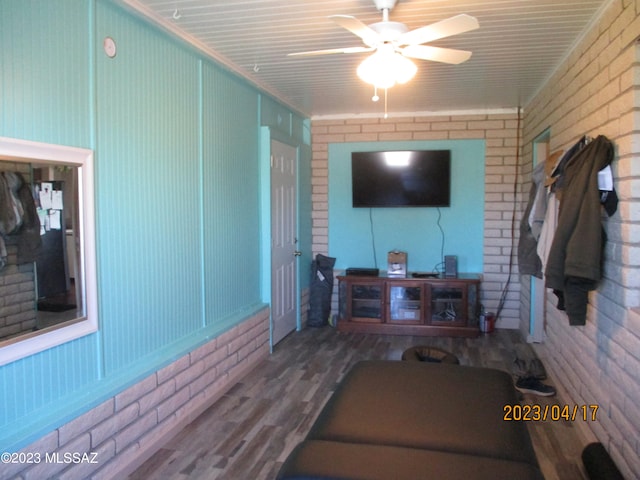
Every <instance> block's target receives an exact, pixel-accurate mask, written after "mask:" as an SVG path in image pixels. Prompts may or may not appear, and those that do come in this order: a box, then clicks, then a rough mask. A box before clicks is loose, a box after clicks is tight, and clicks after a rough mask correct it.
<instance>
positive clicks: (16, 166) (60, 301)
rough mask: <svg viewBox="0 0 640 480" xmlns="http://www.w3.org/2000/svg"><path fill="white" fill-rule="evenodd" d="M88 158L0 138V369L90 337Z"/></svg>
mask: <svg viewBox="0 0 640 480" xmlns="http://www.w3.org/2000/svg"><path fill="white" fill-rule="evenodd" d="M94 216H95V210H94V189H93V151H91V150H87V149H82V148H75V147H67V146H61V145H53V144H45V143H38V142H29V141H25V140H18V139H12V138H3V137H0V365H4V364H6V363H9V362H12V361H15V360H17V359H20V358H23V357H26V356H28V355H32V354H34V353H37V352H40V351H43V350H46V349H48V348H51V347H53V346H56V345H60V344H62V343H65V342H68V341H71V340H74V339H76V338H79V337H81V336H84V335H88V334H90V333H92V332H95V331H96V330H97V329H98V307H97V287H96V262H95V257H96V254H95V221H94Z"/></svg>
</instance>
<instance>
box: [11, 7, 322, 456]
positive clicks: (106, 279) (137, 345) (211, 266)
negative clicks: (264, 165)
mask: <svg viewBox="0 0 640 480" xmlns="http://www.w3.org/2000/svg"><path fill="white" fill-rule="evenodd" d="M105 36H111V37H112V38H114V40H115V41H116V44H117V55H116V57H115V58H113V59H110V58H108V57H107V56H106V55H105V54H104V52H103V50H102V41H103V39H104V37H105ZM0 39H1V41H2V48H1V49H0V80H1V82H0V136H8V137H18V138H25V139H29V140H35V141H42V142H49V143H59V144H66V145H76V146H83V147H88V148H92V149H94V151H95V163H96V165H95V171H96V172H95V173H96V179H95V187H96V225H97V239H96V240H97V249H98V271H99V275H98V295H99V301H100V312H99V313H100V319H99V320H100V330H99V332H98V333H97V334H95V335H90V336H87V337H84V338H81V339H78V340H76V341H73V342H70V343H67V344H64V345H61V346H59V347H56V348H52V349H50V350H48V351H45V352H42V353H40V354H37V355H33V356H31V357H28V358H25V359H23V360H19V361H16V362H14V363H11V364H9V365H5V366H2V367H0V385H1V387H0V404H1V405H2V408H0V451H4V450H12V449H15V448H20V447H22V446H24V445H26V444H27V443H29V442H31V441H33V440H35V439H37V438H38V437H40V436H42V435H43V434H46V433H47V432H49V431H51V430H53V429H54V428H56V427H58V426H60V425H62V424H63V423H65V422H67V421H69V420H71V419H72V418H74V417H75V416H77V415H79V414H80V413H83V412H84V411H86V410H88V409H90V408H91V407H93V406H96V405H97V404H99V403H100V402H102V401H104V400H105V399H106V398H109V397H111V396H113V395H114V394H115V393H117V392H118V391H120V390H122V389H124V388H127V387H128V386H130V385H132V384H133V383H135V382H136V381H138V380H139V379H140V378H142V377H143V376H144V375H147V374H148V373H150V372H152V371H154V370H156V369H158V368H161V367H163V366H165V365H166V364H168V363H170V362H171V361H172V360H174V359H175V358H177V357H178V356H180V355H182V354H184V353H186V352H188V351H190V350H192V349H194V348H195V347H197V346H198V345H200V344H202V343H203V342H205V341H207V340H208V339H210V338H212V337H213V336H215V335H217V334H219V333H221V332H223V331H225V330H226V329H228V328H230V327H231V326H233V325H235V324H237V323H239V322H241V321H243V320H244V319H245V318H247V317H249V316H250V315H252V314H253V313H254V312H255V310H256V309H257V308H259V307H260V306H261V305H262V304H261V303H260V302H261V301H262V298H261V289H262V288H263V285H262V283H261V282H262V281H263V278H264V277H263V276H262V275H261V271H260V269H261V266H262V265H264V263H265V261H264V259H263V258H262V257H261V254H262V252H261V250H260V236H261V234H262V232H261V230H260V227H261V223H260V215H261V205H260V193H261V188H263V182H264V179H262V178H261V175H262V174H263V172H262V170H261V166H260V165H259V161H260V159H261V158H262V157H261V155H260V153H261V151H260V148H261V146H262V144H261V143H260V138H259V131H260V120H261V116H260V106H259V102H260V92H259V91H258V90H257V89H256V88H254V87H253V86H251V85H250V84H249V83H248V82H247V81H245V80H243V79H239V78H237V77H235V76H234V75H232V74H231V73H229V72H227V71H226V70H224V69H222V68H219V67H218V66H216V65H214V64H213V62H212V61H211V60H210V59H208V58H207V57H205V56H203V55H200V54H199V53H198V52H197V51H196V50H195V49H193V48H190V47H187V46H186V45H184V44H183V43H182V42H181V41H178V40H175V39H173V38H172V37H170V36H169V35H167V34H166V33H164V32H161V31H160V30H159V29H157V28H155V27H153V26H151V25H149V24H148V23H146V22H144V21H142V20H141V19H139V18H138V17H136V16H133V15H130V14H129V13H128V12H126V11H125V10H123V9H121V8H120V7H119V6H117V5H116V4H114V3H113V2H111V1H108V0H93V1H89V0H56V1H55V2H51V1H48V0H39V1H35V0H33V1H32V0H1V1H0ZM268 110H269V111H270V112H275V117H270V118H275V119H276V123H277V119H278V118H283V119H284V120H285V123H286V125H287V126H286V130H287V132H288V134H289V135H290V134H291V125H290V122H291V117H292V113H291V112H290V111H289V110H288V109H287V108H286V107H283V106H282V105H280V104H278V103H277V102H274V101H271V104H270V106H269V108H268ZM308 161H309V162H310V155H309V158H308ZM305 228H306V227H305ZM305 236H306V237H308V238H309V239H310V227H309V231H308V232H306V233H305ZM309 242H310V240H309ZM308 248H309V249H310V244H309V245H308Z"/></svg>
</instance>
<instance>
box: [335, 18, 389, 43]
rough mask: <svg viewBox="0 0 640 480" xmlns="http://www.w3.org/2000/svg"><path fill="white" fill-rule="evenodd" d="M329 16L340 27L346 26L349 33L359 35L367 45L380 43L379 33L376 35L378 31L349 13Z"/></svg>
mask: <svg viewBox="0 0 640 480" xmlns="http://www.w3.org/2000/svg"><path fill="white" fill-rule="evenodd" d="M329 18H330V19H331V20H333V21H334V22H335V23H336V24H338V25H340V26H341V27H342V28H346V29H347V30H349V31H350V32H351V33H353V34H355V35H357V36H358V37H360V38H361V39H362V41H363V42H364V44H365V45H368V46H369V47H375V46H376V45H377V44H378V43H380V35H378V32H376V31H375V30H374V29H372V28H370V27H369V26H368V25H365V24H364V23H362V22H361V21H360V20H358V19H357V18H355V17H352V16H350V15H331V16H330V17H329Z"/></svg>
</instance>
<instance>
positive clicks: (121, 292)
mask: <svg viewBox="0 0 640 480" xmlns="http://www.w3.org/2000/svg"><path fill="white" fill-rule="evenodd" d="M106 36H110V37H112V38H113V39H115V41H116V44H117V55H116V56H115V57H114V58H109V57H107V56H106V55H105V54H104V52H103V51H102V48H101V44H102V39H103V38H104V37H106ZM96 37H97V38H96V45H97V53H96V64H97V69H96V73H97V76H96V79H97V87H96V92H97V98H96V107H97V108H96V112H97V121H96V125H97V146H98V154H97V159H96V163H97V165H96V172H97V185H96V190H97V192H98V202H97V210H98V211H97V217H98V219H99V222H98V238H99V242H98V246H99V252H100V256H99V259H98V260H99V262H98V263H99V265H100V278H99V282H98V283H99V285H100V300H101V316H102V328H101V332H102V338H103V341H104V356H105V373H106V374H107V375H108V374H109V373H110V372H113V371H118V370H121V369H123V368H127V366H128V365H130V364H131V363H132V362H134V361H135V360H136V359H139V358H141V357H143V356H145V355H147V354H149V353H151V352H153V351H155V350H157V349H158V348H160V347H163V346H166V345H168V344H170V343H171V342H173V341H175V340H177V339H180V338H182V337H184V336H186V335H188V334H190V333H192V332H194V331H195V330H196V329H198V328H199V327H200V326H201V324H202V321H201V308H200V305H201V303H202V298H201V290H200V281H201V275H200V271H201V268H202V267H201V265H202V258H201V256H200V250H201V249H200V233H199V230H200V217H201V212H200V192H199V188H200V184H199V181H198V178H199V171H200V158H199V145H198V141H199V133H198V132H199V123H200V118H199V90H200V84H199V66H200V61H199V60H198V59H197V58H196V57H195V56H194V55H192V54H191V53H190V52H189V51H185V50H184V49H183V48H181V47H180V46H178V45H176V44H175V42H172V41H171V40H170V39H169V38H167V37H166V36H164V35H161V34H160V33H159V32H158V31H157V30H155V29H153V28H150V27H148V26H147V25H146V24H144V23H143V22H141V21H138V20H137V19H135V18H132V17H131V16H129V15H127V14H125V13H124V12H123V11H121V10H120V9H118V8H116V7H113V6H112V5H108V4H105V3H102V2H101V3H98V8H97V36H96Z"/></svg>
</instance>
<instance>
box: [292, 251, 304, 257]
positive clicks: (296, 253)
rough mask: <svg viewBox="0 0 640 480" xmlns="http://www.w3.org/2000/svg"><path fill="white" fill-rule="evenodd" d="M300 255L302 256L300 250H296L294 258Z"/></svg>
mask: <svg viewBox="0 0 640 480" xmlns="http://www.w3.org/2000/svg"><path fill="white" fill-rule="evenodd" d="M300 255H302V252H301V251H300V250H296V251H295V252H293V256H294V257H299V256H300Z"/></svg>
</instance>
